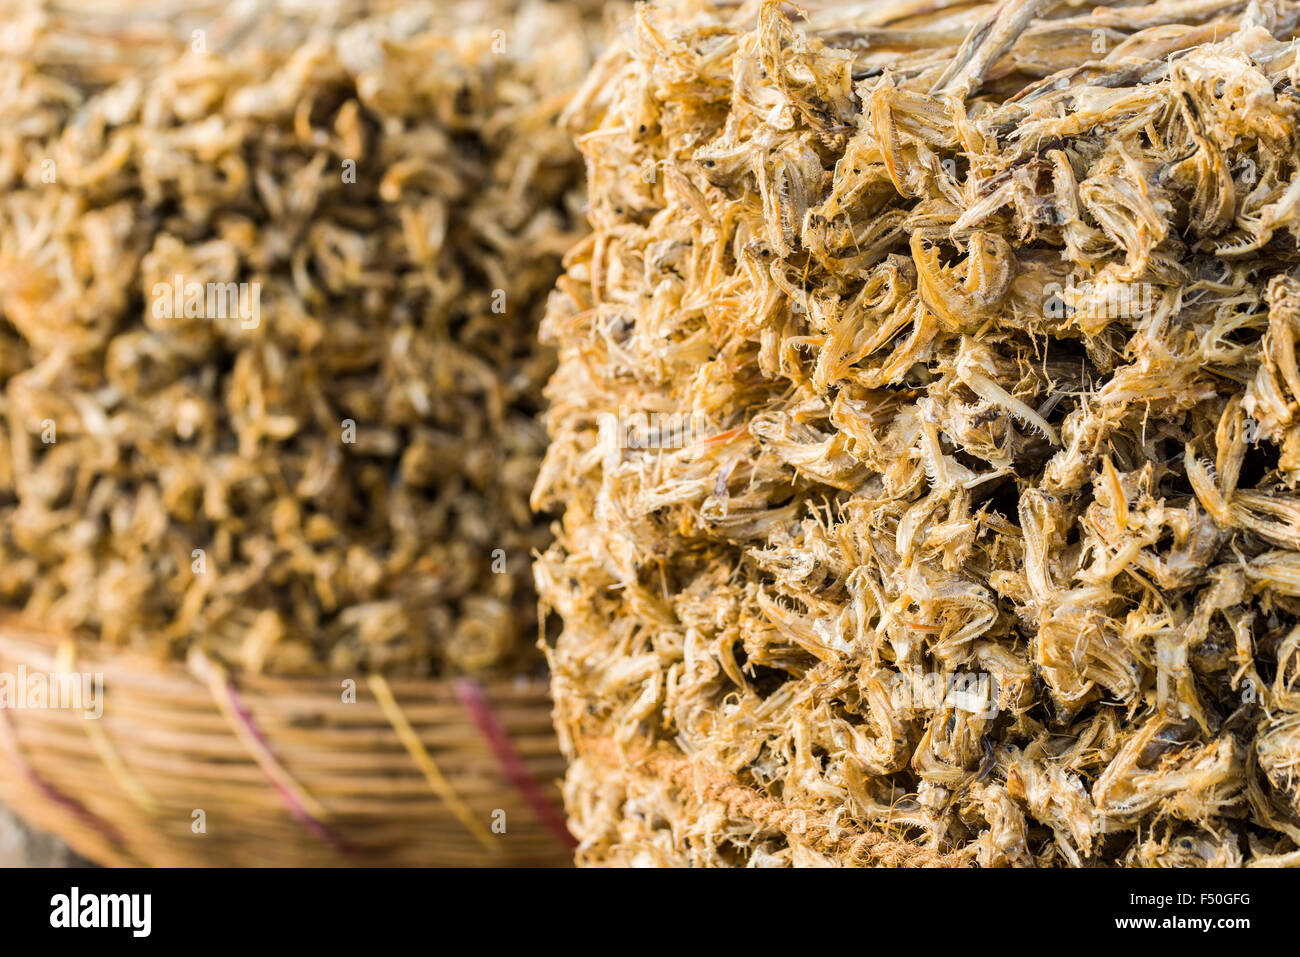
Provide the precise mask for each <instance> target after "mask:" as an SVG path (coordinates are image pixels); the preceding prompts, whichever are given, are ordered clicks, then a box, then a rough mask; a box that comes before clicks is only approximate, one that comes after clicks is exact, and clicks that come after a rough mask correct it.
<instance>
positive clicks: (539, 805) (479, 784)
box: [0, 620, 572, 867]
mask: <svg viewBox="0 0 1300 957" xmlns="http://www.w3.org/2000/svg"><path fill="white" fill-rule="evenodd" d="M69 648H70V646H69V645H68V644H67V643H66V642H65V643H63V644H62V645H60V642H59V641H57V640H56V639H54V638H52V637H51V636H49V635H46V634H43V633H42V632H40V631H39V630H38V629H35V628H33V627H31V626H30V625H27V624H23V623H19V622H15V621H13V620H5V621H2V622H0V673H9V674H17V673H18V671H19V668H20V666H25V669H26V672H27V673H28V674H32V673H43V674H50V673H52V672H56V671H59V670H61V667H62V666H63V665H65V664H66V660H65V659H60V657H59V656H60V654H63V655H66V654H67V651H68V650H69ZM77 654H78V656H79V657H78V658H77V659H76V664H75V670H76V671H78V672H83V673H92V674H102V676H103V692H102V705H103V716H102V717H101V718H98V719H88V718H86V717H84V716H83V715H82V714H81V713H80V712H77V711H71V710H60V709H39V710H38V709H22V708H19V709H0V802H3V803H5V804H7V805H9V806H10V807H11V808H13V809H14V810H15V811H17V812H18V813H19V814H20V815H21V816H22V817H23V818H25V819H26V820H27V821H28V822H29V823H30V824H31V825H33V826H34V827H37V828H40V829H43V830H46V831H49V832H51V833H54V834H57V835H58V836H60V837H61V838H63V839H64V840H65V841H67V842H68V844H69V845H70V846H71V847H73V848H74V849H75V850H77V851H78V852H79V853H81V854H83V855H85V856H87V857H89V858H91V859H92V860H95V861H97V862H100V863H103V864H106V865H150V866H175V867H184V866H293V867H297V866H302V867H313V866H335V865H354V866H373V865H384V866H493V865H495V866H562V865H567V864H569V863H571V861H572V853H571V846H570V845H569V843H568V841H569V839H568V838H567V834H566V833H565V832H564V830H563V824H562V818H561V815H560V814H559V812H558V811H557V810H556V808H557V807H558V805H559V792H558V788H557V787H556V780H557V779H558V778H559V777H560V776H561V775H562V774H563V772H564V761H563V758H562V757H561V755H560V753H559V749H558V747H557V745H556V741H555V735H554V732H553V730H552V727H551V702H550V698H549V696H548V694H547V689H546V685H545V683H544V682H534V681H522V680H521V681H516V682H506V683H495V684H488V685H485V686H483V687H481V688H480V687H478V686H474V685H468V684H466V683H464V682H462V683H460V684H457V683H455V682H452V681H445V680H424V681H418V680H393V681H392V682H390V683H384V686H386V687H387V688H388V689H389V690H390V691H391V695H392V698H393V699H394V700H395V701H396V702H397V704H398V707H399V708H400V715H399V716H397V718H396V723H395V721H394V715H393V713H392V712H391V711H386V710H385V708H384V707H383V706H382V704H381V700H380V697H382V692H383V687H380V688H379V689H377V690H378V691H379V692H380V697H376V693H375V692H376V689H375V688H374V687H373V686H372V684H371V683H370V682H368V681H367V680H366V678H365V676H360V675H359V676H356V679H355V680H356V691H355V702H353V703H347V702H345V701H344V700H343V699H344V695H343V684H342V682H343V680H344V679H343V678H342V677H329V678H292V679H285V678H268V677H260V676H247V675H240V676H235V677H229V678H226V677H225V676H222V680H221V681H219V682H216V683H214V682H212V681H204V680H201V674H202V671H201V669H195V668H193V667H191V668H186V667H184V666H181V665H172V664H159V663H156V662H153V661H149V660H147V659H144V658H141V657H135V656H132V655H127V654H114V655H112V656H103V655H101V654H99V653H98V650H97V649H96V648H95V647H93V646H83V647H81V648H78V649H77ZM196 671H197V672H198V673H197V674H196ZM220 685H224V686H225V687H226V688H228V689H229V694H230V695H231V697H230V698H229V699H227V700H225V701H221V700H220V699H221V697H222V695H221V693H219V692H218V691H215V690H214V688H216V687H218V686H220ZM232 704H233V711H234V713H235V715H239V714H242V716H243V717H242V718H240V719H238V720H237V719H236V717H232V708H231V705H232ZM241 721H243V722H246V723H244V724H242V725H241ZM402 723H409V726H410V729H411V731H413V732H414V737H415V738H418V741H419V744H417V745H414V747H415V748H416V749H417V752H418V750H419V749H420V748H421V747H422V749H423V751H424V752H426V753H427V756H428V760H425V761H423V764H424V765H425V766H424V767H423V768H422V767H421V759H420V756H419V754H418V753H415V754H413V752H412V751H411V750H410V746H411V736H409V735H408V738H407V743H406V744H404V743H403V739H402V737H401V736H400V735H399V731H398V729H397V726H396V725H400V724H402ZM494 724H495V725H497V727H496V728H495V733H494V728H493V725H494ZM90 725H94V726H96V727H94V728H90V727H88V726H90ZM501 732H504V734H503V733H501ZM259 746H260V747H262V748H264V752H263V753H261V754H259V753H258V752H259ZM259 758H260V760H259ZM430 766H432V768H433V773H434V777H431V776H430ZM285 782H288V784H287V785H286V783H285ZM295 794H296V795H297V797H296V798H295ZM304 805H305V806H306V810H304ZM457 805H460V807H459V811H460V813H459V814H458V807H457ZM196 810H202V811H203V812H204V817H205V833H195V832H194V823H195V814H194V812H195V811H196ZM499 812H504V815H505V817H504V823H505V829H504V833H496V831H494V830H493V829H492V825H493V822H494V820H495V821H496V822H497V824H498V825H499V824H500V820H501V815H500V813H499ZM467 814H468V815H469V816H470V817H472V821H468V822H467V819H466V815H467ZM467 823H468V824H469V825H470V826H467ZM498 830H499V827H498Z"/></svg>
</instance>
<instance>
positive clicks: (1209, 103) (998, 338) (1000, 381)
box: [534, 0, 1300, 866]
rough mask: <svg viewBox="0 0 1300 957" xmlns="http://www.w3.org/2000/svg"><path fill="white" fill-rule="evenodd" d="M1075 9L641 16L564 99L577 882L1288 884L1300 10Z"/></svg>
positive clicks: (559, 321) (565, 422) (1297, 668)
mask: <svg viewBox="0 0 1300 957" xmlns="http://www.w3.org/2000/svg"><path fill="white" fill-rule="evenodd" d="M950 8H951V9H950ZM1079 9H1080V8H1079V7H1078V5H1076V4H1061V3H1053V2H1050V0H1047V2H1043V0H1003V2H1001V3H997V4H983V5H975V6H972V5H960V6H957V5H949V4H935V3H920V2H909V0H901V2H898V3H887V4H885V3H882V4H862V5H858V6H855V7H853V8H848V9H846V8H831V9H828V10H824V11H819V12H818V11H814V12H812V13H805V14H793V15H792V16H793V19H791V18H789V17H787V15H786V13H787V12H789V11H790V10H791V8H790V7H788V6H784V5H782V4H780V3H778V2H776V0H767V2H761V3H755V4H749V5H747V6H746V7H745V8H744V9H742V10H740V11H735V10H734V9H733V10H727V9H726V8H723V7H720V6H713V5H711V4H710V3H708V2H698V3H686V4H683V5H682V6H681V7H680V8H678V9H677V10H675V11H673V12H667V11H661V10H656V9H653V8H643V9H641V10H640V11H639V13H638V15H637V18H636V20H635V22H634V23H633V24H632V25H630V26H629V28H628V30H627V31H626V34H625V36H624V38H623V39H622V40H621V41H620V42H619V43H618V44H617V45H616V46H615V47H614V48H612V49H611V50H610V51H609V52H608V53H607V54H606V55H605V56H604V57H603V58H602V59H601V61H600V62H599V64H598V65H597V66H596V68H595V70H594V72H593V73H592V75H591V76H590V77H589V79H588V82H587V83H586V85H585V86H584V88H583V90H584V92H583V94H582V96H581V97H580V98H578V99H577V100H575V102H574V103H573V104H572V105H571V107H570V109H569V114H568V117H567V121H568V122H569V123H570V125H571V128H572V129H573V130H574V131H575V133H576V134H577V137H578V143H579V146H580V148H581V149H582V151H583V152H584V154H585V155H586V157H587V163H588V171H589V181H590V187H589V189H590V207H591V209H590V218H591V221H592V224H593V226H594V230H595V231H594V235H593V236H592V237H590V238H589V239H588V240H585V241H584V242H582V243H581V244H580V245H579V246H578V247H576V248H575V249H574V250H573V251H572V252H571V253H570V254H569V257H568V260H567V273H566V275H565V276H564V277H563V278H562V279H561V280H560V282H559V284H558V292H557V294H556V295H555V296H554V297H553V299H552V302H551V306H550V309H549V311H548V314H547V317H546V319H545V321H544V323H543V336H544V338H545V339H546V340H548V341H551V342H554V343H556V344H557V345H558V347H559V349H560V350H561V359H560V365H559V368H558V370H557V372H556V373H555V376H554V377H553V379H552V381H551V383H550V385H549V387H548V397H549V399H550V401H551V406H550V409H549V412H548V413H547V423H548V429H549V433H550V436H551V442H552V444H551V447H550V451H549V453H548V455H547V458H546V460H545V462H544V464H543V466H542V472H541V476H540V478H539V481H538V485H537V487H536V489H535V492H534V503H535V504H536V505H537V506H540V507H550V506H562V507H563V508H564V515H563V521H562V523H560V525H559V526H558V533H559V537H558V541H557V543H556V544H555V545H554V546H553V547H552V548H551V549H550V550H549V551H548V552H546V554H545V555H544V557H543V559H542V560H541V561H540V563H539V564H538V566H537V569H536V574H537V579H538V583H539V591H540V594H541V596H542V599H543V601H544V602H545V603H546V604H547V605H548V606H549V607H550V608H552V609H554V610H555V611H556V612H558V614H559V615H560V616H561V618H562V620H563V632H562V634H561V635H560V637H559V638H558V641H557V643H556V644H555V647H554V648H553V649H552V650H551V653H550V660H551V666H552V673H553V679H552V680H553V689H554V692H555V697H556V701H557V722H558V726H559V730H560V734H561V737H562V741H563V743H564V746H565V748H566V749H567V751H568V753H569V755H570V757H571V758H572V765H571V770H570V772H569V774H568V778H567V783H566V795H567V800H568V806H569V810H570V815H571V819H572V825H573V827H574V829H575V833H576V834H577V835H578V836H579V838H580V840H581V849H580V851H579V857H580V860H582V861H584V862H586V863H649V864H694V865H719V866H721V865H748V866H759V865H772V864H777V865H783V864H816V863H832V864H878V863H886V864H953V865H966V864H978V865H981V866H1008V865H1010V866H1018V865H1069V866H1087V865H1094V864H1122V865H1145V866H1150V865H1162V866H1165V865H1215V866H1219V865H1223V866H1228V865H1240V864H1273V863H1288V862H1295V861H1297V860H1300V850H1298V848H1300V692H1298V691H1297V688H1296V682H1297V679H1300V625H1298V624H1297V623H1298V621H1300V493H1297V490H1296V484H1297V480H1298V479H1300V372H1298V371H1297V369H1298V360H1297V342H1300V247H1298V245H1297V240H1298V239H1300V161H1298V160H1297V156H1298V155H1300V154H1298V152H1297V136H1298V135H1300V126H1298V120H1300V99H1298V98H1297V95H1296V92H1295V91H1296V83H1297V79H1298V77H1300V62H1298V61H1297V57H1296V54H1297V49H1300V27H1298V24H1300V4H1297V3H1294V2H1289V0H1275V2H1250V3H1230V4H1224V3H1208V2H1199V0H1163V2H1157V3H1137V4H1133V3H1110V4H1105V5H1101V6H1096V7H1093V8H1092V9H1091V10H1090V12H1086V13H1080V12H1079Z"/></svg>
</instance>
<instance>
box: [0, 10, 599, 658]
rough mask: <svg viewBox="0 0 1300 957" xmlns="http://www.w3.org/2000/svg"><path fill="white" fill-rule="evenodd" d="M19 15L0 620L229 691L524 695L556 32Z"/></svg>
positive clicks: (558, 156)
mask: <svg viewBox="0 0 1300 957" xmlns="http://www.w3.org/2000/svg"><path fill="white" fill-rule="evenodd" d="M46 6H47V5H41V7H39V8H37V9H36V10H35V11H34V12H31V11H29V15H28V16H27V17H26V18H24V19H22V20H19V21H16V22H15V23H13V24H11V26H10V33H9V34H7V40H8V41H11V42H7V43H6V45H5V46H4V48H3V51H4V52H3V55H0V89H2V90H3V96H4V104H5V107H4V108H5V119H4V122H3V124H0V187H2V188H3V190H4V193H3V196H2V197H0V315H2V317H3V318H2V320H0V382H2V383H3V399H2V400H0V401H2V404H0V415H3V418H4V421H5V425H6V428H5V429H4V430H3V432H0V523H2V524H0V529H2V531H0V605H2V606H4V607H6V608H9V609H13V608H17V609H20V610H22V611H23V612H25V614H26V615H27V616H28V617H30V618H32V619H34V620H36V621H39V622H42V623H44V624H47V625H50V626H51V627H55V628H67V629H73V630H75V631H76V632H78V633H82V634H85V635H88V636H93V637H97V638H101V639H102V640H103V641H104V642H106V643H110V644H113V645H125V644H131V645H135V646H139V647H144V648H148V649H150V650H152V651H154V652H156V653H157V654H158V655H160V656H168V655H178V656H179V655H183V654H184V653H185V652H186V650H187V649H188V648H190V647H193V646H195V645H196V644H197V645H199V646H201V647H204V648H206V649H208V650H209V651H211V652H213V653H214V654H216V655H217V656H219V657H220V658H221V659H223V660H225V661H227V662H228V663H231V664H234V665H237V666H240V667H244V668H248V669H254V670H266V671H273V672H282V673H298V672H310V671H319V670H322V669H326V668H329V669H333V670H335V671H343V672H347V671H351V670H352V669H358V668H379V669H384V670H386V671H388V672H390V673H399V674H411V675H423V674H429V673H455V672H476V673H487V672H493V671H495V672H505V673H509V672H512V671H517V670H520V669H527V668H535V667H540V665H541V660H540V659H541V655H540V653H539V652H537V650H536V648H535V647H534V645H535V642H536V628H537V625H536V611H535V595H534V593H533V589H532V576H531V572H530V568H529V566H530V553H531V552H532V551H533V550H534V549H536V548H538V547H544V546H545V544H546V542H547V541H548V538H547V536H546V528H545V523H544V522H543V521H541V520H540V519H538V518H536V517H534V516H533V515H532V513H531V511H530V509H529V507H528V493H529V491H530V489H531V487H532V484H533V479H534V478H535V475H536V471H537V466H538V463H539V462H540V460H541V456H542V452H543V449H544V445H545V435H544V433H543V431H542V429H541V426H540V425H539V424H538V423H537V422H536V413H537V410H538V408H539V406H540V402H541V389H542V386H543V384H544V383H545V381H546V378H547V376H548V375H549V374H550V371H551V370H552V369H553V367H554V358H553V354H551V353H549V352H548V351H547V350H543V349H541V348H540V347H538V346H537V345H536V344H535V339H536V335H535V333H536V325H537V321H538V320H539V318H540V315H541V312H542V308H543V306H544V303H545V299H546V295H547V292H548V290H549V289H550V288H551V286H552V285H553V284H554V281H555V277H556V276H557V275H558V274H559V272H560V260H561V256H562V254H563V252H564V250H565V249H566V248H567V247H568V246H569V245H571V243H572V242H573V241H574V240H575V239H577V238H578V237H579V236H581V235H582V234H583V232H584V231H585V224H584V223H583V222H582V215H581V210H580V205H581V201H582V195H581V190H580V183H581V176H582V164H581V159H580V157H579V156H578V154H577V152H576V150H574V149H573V146H572V144H571V143H570V142H569V141H568V138H567V137H566V136H565V134H564V133H563V132H562V131H561V130H560V129H559V128H558V127H557V126H556V122H555V120H556V116H557V114H558V112H559V110H560V109H561V108H562V106H563V103H564V97H565V95H566V91H571V90H572V89H573V88H574V87H575V86H576V85H577V84H578V83H579V82H580V81H581V79H582V76H583V74H584V73H585V70H586V67H587V65H589V60H588V58H587V52H588V50H589V49H590V48H591V47H590V44H589V42H588V38H587V35H586V32H585V31H586V26H585V22H584V21H583V20H581V19H580V18H579V11H578V8H577V7H572V6H567V5H547V4H540V3H537V4H524V5H520V4H516V3H476V4H465V3H460V4H455V5H448V4H438V5H422V4H413V3H407V4H387V5H386V6H387V7H388V8H390V9H389V12H386V13H384V14H383V15H375V16H371V17H367V18H359V17H358V16H357V15H356V13H355V12H348V11H354V7H353V6H347V5H345V6H338V5H325V6H322V7H321V8H320V9H319V10H317V11H311V10H310V9H308V12H306V13H304V12H302V9H300V10H299V13H298V14H297V15H293V16H291V15H289V14H280V13H275V12H273V11H272V12H261V13H255V12H254V13H250V11H255V10H256V7H254V8H249V7H248V6H247V5H243V6H240V7H239V8H238V10H239V11H242V13H240V14H238V16H237V15H236V12H230V13H228V14H223V15H222V17H221V18H215V17H214V18H209V19H208V20H206V21H205V20H203V19H202V18H197V19H196V18H195V16H194V11H190V14H189V16H190V18H191V19H193V20H194V22H193V23H189V22H187V23H186V24H185V32H184V33H183V34H182V36H181V38H180V39H179V40H177V39H176V37H175V36H174V35H166V36H159V35H158V32H157V30H156V29H152V31H151V29H146V27H147V25H145V26H141V25H140V24H138V23H137V24H135V25H132V26H129V27H128V26H121V25H120V24H119V25H118V27H117V29H116V32H110V33H90V32H82V31H80V30H79V25H78V21H77V20H76V19H75V18H69V17H67V16H63V17H56V16H54V15H52V14H48V13H47V12H46V11H45V7H46ZM232 11H234V8H232ZM239 16H242V17H243V19H242V20H241V19H239ZM231 18H234V19H231ZM110 19H111V18H110ZM191 27H193V28H194V29H193V30H191V29H190V28H191ZM204 27H206V29H204ZM141 31H143V32H141ZM15 33H17V34H19V35H18V36H15Z"/></svg>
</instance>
